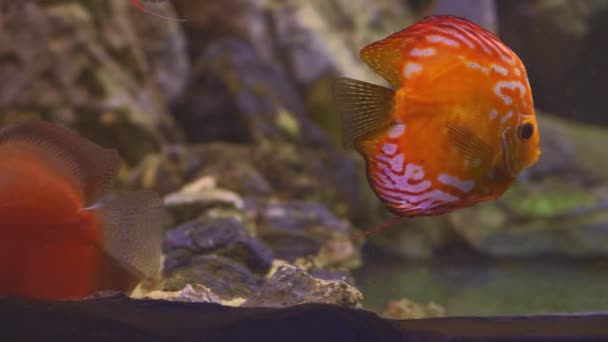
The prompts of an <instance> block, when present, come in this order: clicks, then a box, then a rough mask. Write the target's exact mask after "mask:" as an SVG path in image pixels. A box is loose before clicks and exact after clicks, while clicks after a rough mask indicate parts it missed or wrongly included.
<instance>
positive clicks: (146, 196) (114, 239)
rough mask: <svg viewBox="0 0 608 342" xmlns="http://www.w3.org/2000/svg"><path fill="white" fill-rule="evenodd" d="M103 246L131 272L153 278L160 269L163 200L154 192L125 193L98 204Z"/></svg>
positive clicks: (104, 249)
mask: <svg viewBox="0 0 608 342" xmlns="http://www.w3.org/2000/svg"><path fill="white" fill-rule="evenodd" d="M93 210H94V211H96V212H98V213H99V217H100V221H101V229H100V231H101V246H100V247H101V249H102V250H103V251H104V252H105V253H107V254H108V255H109V256H110V257H112V258H113V259H114V260H116V261H117V262H118V264H120V265H121V266H123V267H124V268H125V269H126V270H128V271H129V272H130V273H132V274H136V275H137V276H138V277H140V278H145V277H147V278H152V277H153V276H154V275H156V274H157V273H158V271H159V270H160V258H161V244H162V234H163V232H162V223H163V217H164V211H163V202H162V199H161V198H160V196H159V195H157V194H156V193H154V192H152V191H148V190H142V191H139V192H135V193H129V194H125V195H122V196H121V197H120V198H118V199H113V200H108V201H105V202H102V203H100V204H99V205H97V206H95V207H94V209H93Z"/></svg>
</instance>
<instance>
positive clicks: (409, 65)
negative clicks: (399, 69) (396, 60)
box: [403, 62, 422, 78]
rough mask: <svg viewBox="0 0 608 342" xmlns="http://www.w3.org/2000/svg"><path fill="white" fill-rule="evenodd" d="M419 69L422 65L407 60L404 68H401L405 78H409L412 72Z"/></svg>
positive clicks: (420, 69)
mask: <svg viewBox="0 0 608 342" xmlns="http://www.w3.org/2000/svg"><path fill="white" fill-rule="evenodd" d="M420 71H422V66H421V65H420V64H418V63H412V62H409V63H407V64H406V65H405V68H403V76H405V78H410V77H411V76H412V74H414V73H419V72H420Z"/></svg>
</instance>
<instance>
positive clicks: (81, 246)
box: [0, 121, 162, 299]
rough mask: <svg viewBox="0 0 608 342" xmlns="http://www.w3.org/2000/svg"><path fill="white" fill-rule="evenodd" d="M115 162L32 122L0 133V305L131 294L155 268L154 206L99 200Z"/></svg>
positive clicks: (158, 215)
mask: <svg viewBox="0 0 608 342" xmlns="http://www.w3.org/2000/svg"><path fill="white" fill-rule="evenodd" d="M118 164H119V158H118V154H117V153H116V152H115V151H113V150H108V149H105V148H102V147H100V146H98V145H95V144H93V143H92V142H89V141H87V140H85V139H84V138H82V137H81V136H79V135H77V134H76V133H74V132H72V131H70V130H68V129H66V128H62V127H60V126H55V125H52V124H49V123H44V122H41V121H28V122H22V123H18V124H15V125H13V126H10V127H7V128H5V129H3V130H0V274H2V277H1V278H0V296H17V297H28V298H38V299H77V298H82V297H86V296H89V295H92V294H94V293H95V292H97V291H101V290H118V291H132V290H133V288H134V287H135V286H136V285H137V283H138V282H139V281H140V279H142V278H145V277H154V276H155V275H156V272H157V271H158V270H159V268H160V254H161V251H160V246H161V237H162V231H161V226H160V221H161V219H162V202H161V199H160V198H159V197H158V196H157V195H156V194H154V193H151V192H145V191H142V192H138V193H133V194H130V195H127V196H125V197H123V198H121V199H118V200H112V201H109V200H101V198H102V196H103V195H104V194H105V192H106V191H107V190H109V189H110V187H111V184H112V181H113V180H114V178H115V176H116V173H117V171H118Z"/></svg>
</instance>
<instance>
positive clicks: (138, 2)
mask: <svg viewBox="0 0 608 342" xmlns="http://www.w3.org/2000/svg"><path fill="white" fill-rule="evenodd" d="M143 1H146V2H164V1H167V0H143ZM131 4H133V6H135V7H136V8H137V9H139V10H140V11H142V12H144V13H146V14H149V15H152V16H155V17H159V18H163V19H167V20H171V21H187V20H185V19H179V18H171V17H167V16H165V15H162V14H158V13H155V12H152V11H150V10H149V9H147V8H146V7H145V6H144V5H143V4H142V3H141V0H131Z"/></svg>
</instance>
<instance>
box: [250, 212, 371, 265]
mask: <svg viewBox="0 0 608 342" xmlns="http://www.w3.org/2000/svg"><path fill="white" fill-rule="evenodd" d="M258 210H259V212H258V215H257V218H256V221H257V228H256V231H257V234H258V236H259V237H260V239H262V240H263V241H265V242H266V243H267V244H268V245H269V246H270V247H271V248H272V249H273V251H274V254H275V255H276V257H277V258H280V259H285V260H288V261H290V262H292V261H294V260H295V259H296V258H299V257H306V256H315V255H318V256H319V258H321V259H322V260H318V262H317V263H318V264H322V265H323V266H337V267H340V266H341V267H349V268H356V267H358V265H359V264H360V255H359V250H358V248H357V246H356V245H355V244H354V242H353V241H352V240H351V238H350V233H351V227H350V226H349V224H348V223H347V222H346V221H344V220H340V219H338V218H337V217H336V216H335V215H334V214H332V213H331V212H330V211H329V210H328V208H327V207H326V206H325V205H322V204H319V203H312V202H304V201H286V202H279V203H277V202H270V203H265V204H264V205H263V206H262V207H261V208H259V209H258Z"/></svg>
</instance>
